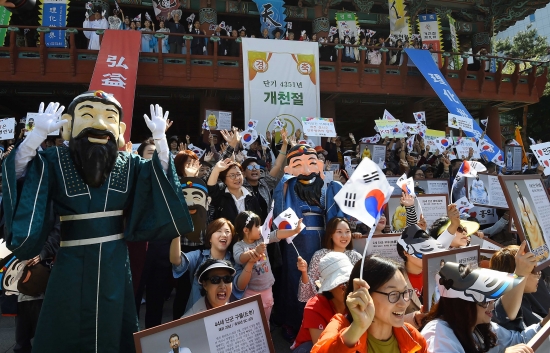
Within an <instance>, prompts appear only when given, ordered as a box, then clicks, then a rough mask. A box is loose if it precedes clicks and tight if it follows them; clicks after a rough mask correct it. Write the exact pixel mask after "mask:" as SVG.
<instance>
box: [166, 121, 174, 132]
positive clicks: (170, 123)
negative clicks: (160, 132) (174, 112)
mask: <svg viewBox="0 0 550 353" xmlns="http://www.w3.org/2000/svg"><path fill="white" fill-rule="evenodd" d="M173 123H174V121H172V120H170V119H166V130H164V132H166V131H168V129H169V128H170V127H171V126H172V124H173Z"/></svg>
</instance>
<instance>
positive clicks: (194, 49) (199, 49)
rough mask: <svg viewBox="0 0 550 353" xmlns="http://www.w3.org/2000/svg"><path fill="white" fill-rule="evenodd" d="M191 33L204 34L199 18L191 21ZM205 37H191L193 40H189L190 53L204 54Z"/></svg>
mask: <svg viewBox="0 0 550 353" xmlns="http://www.w3.org/2000/svg"><path fill="white" fill-rule="evenodd" d="M191 34H204V35H206V32H205V31H201V23H200V22H199V20H195V22H194V23H193V30H192V31H191ZM205 39H206V38H202V37H193V40H192V41H191V54H193V55H204V54H206V41H205Z"/></svg>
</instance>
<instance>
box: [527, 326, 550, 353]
mask: <svg viewBox="0 0 550 353" xmlns="http://www.w3.org/2000/svg"><path fill="white" fill-rule="evenodd" d="M527 345H528V346H529V347H531V348H532V349H533V350H534V351H535V353H548V352H550V325H548V324H546V325H544V327H542V328H541V329H540V330H539V332H537V334H536V335H535V336H533V338H531V340H530V341H529V342H528V343H527Z"/></svg>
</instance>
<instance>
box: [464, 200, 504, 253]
mask: <svg viewBox="0 0 550 353" xmlns="http://www.w3.org/2000/svg"><path fill="white" fill-rule="evenodd" d="M469 214H470V216H471V217H475V218H476V219H477V221H478V223H479V224H481V225H482V226H484V225H490V224H495V223H496V222H497V221H498V216H497V213H496V211H495V209H494V208H489V207H481V206H475V207H473V208H471V209H470V212H469ZM474 245H476V244H474ZM482 248H483V246H482Z"/></svg>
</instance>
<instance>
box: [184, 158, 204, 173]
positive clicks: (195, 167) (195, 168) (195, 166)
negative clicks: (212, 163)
mask: <svg viewBox="0 0 550 353" xmlns="http://www.w3.org/2000/svg"><path fill="white" fill-rule="evenodd" d="M200 167H201V164H200V163H199V161H198V160H196V159H193V160H192V161H191V162H190V163H188V164H187V165H186V166H185V176H186V177H196V176H197V175H198V174H199V169H200Z"/></svg>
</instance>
